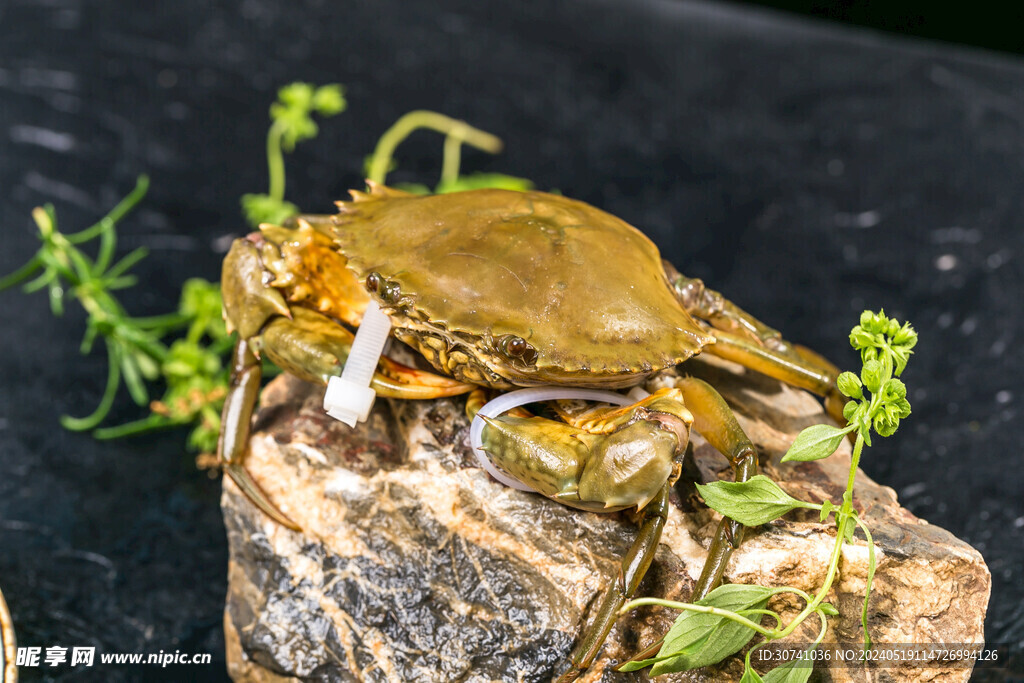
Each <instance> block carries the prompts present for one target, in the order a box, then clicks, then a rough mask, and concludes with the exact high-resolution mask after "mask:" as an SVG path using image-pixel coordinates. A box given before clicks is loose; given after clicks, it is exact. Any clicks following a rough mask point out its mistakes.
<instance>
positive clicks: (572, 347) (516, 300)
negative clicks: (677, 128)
mask: <svg viewBox="0 0 1024 683" xmlns="http://www.w3.org/2000/svg"><path fill="white" fill-rule="evenodd" d="M352 195H353V200H352V201H350V202H339V203H338V207H339V210H340V212H339V214H338V215H337V216H336V217H335V225H336V229H335V233H336V241H337V246H338V249H339V251H340V252H341V254H342V255H343V256H345V257H346V258H347V260H348V267H349V268H350V269H351V270H352V271H353V272H354V273H355V275H356V277H357V278H358V279H359V280H360V281H361V282H364V283H367V285H368V288H369V289H370V290H371V293H372V294H373V296H374V298H376V299H377V300H378V302H379V303H380V305H381V307H382V310H384V312H385V313H386V314H387V315H389V316H390V318H391V321H392V324H393V325H394V328H395V336H396V337H398V338H399V339H400V340H402V341H404V342H406V343H407V344H409V345H410V346H412V347H413V348H415V349H417V350H418V351H420V352H421V353H422V354H423V355H424V357H425V358H426V359H427V360H429V361H430V363H431V364H433V365H434V366H435V367H436V368H437V369H438V370H441V371H443V372H447V373H449V374H451V375H452V376H454V377H456V378H457V379H459V380H461V381H465V382H472V383H476V384H483V385H487V386H491V387H494V388H503V389H504V388H510V387H512V386H532V385H542V384H567V385H573V386H584V387H605V388H616V387H625V386H630V385H634V384H636V383H638V382H639V381H641V380H642V379H643V378H645V377H647V376H648V375H650V374H651V373H653V372H656V371H658V370H661V369H664V368H668V367H671V366H673V365H676V364H678V363H681V362H683V361H685V360H686V359H688V358H690V357H691V356H693V355H695V354H697V353H699V352H700V350H701V349H702V348H703V347H704V346H705V345H706V344H711V343H713V342H714V337H712V336H710V335H709V334H707V333H706V332H705V331H704V330H703V329H702V328H701V327H700V326H699V325H698V324H697V323H696V322H695V321H694V320H693V318H691V317H690V315H689V314H688V313H687V312H686V311H685V310H683V308H682V307H681V306H680V304H679V302H678V301H677V300H676V298H675V296H674V295H673V293H672V290H671V288H670V286H669V283H668V280H667V279H666V276H665V272H664V269H663V267H662V262H661V256H660V255H659V253H658V248H657V247H656V246H655V245H654V243H653V242H651V241H650V240H649V239H648V238H647V237H646V236H645V235H643V233H641V232H640V231H639V230H637V229H636V228H634V227H632V226H631V225H629V224H628V223H626V222H625V221H623V220H621V219H619V218H616V217H615V216H612V215H610V214H608V213H605V212H604V211H601V210H599V209H596V208H594V207H592V206H590V205H588V204H585V203H583V202H580V201H576V200H572V199H567V198H565V197H562V196H558V195H553V194H548V193H544V192H515V191H509V190H496V189H487V190H472V191H468V192H459V193H453V194H446V195H433V196H415V195H410V194H407V193H404V192H400V191H398V190H393V189H391V188H387V187H384V186H381V185H375V184H372V183H370V191H369V192H368V193H363V192H358V191H353V192H352ZM517 340H522V341H523V342H525V345H524V344H522V343H521V342H520V341H517Z"/></svg>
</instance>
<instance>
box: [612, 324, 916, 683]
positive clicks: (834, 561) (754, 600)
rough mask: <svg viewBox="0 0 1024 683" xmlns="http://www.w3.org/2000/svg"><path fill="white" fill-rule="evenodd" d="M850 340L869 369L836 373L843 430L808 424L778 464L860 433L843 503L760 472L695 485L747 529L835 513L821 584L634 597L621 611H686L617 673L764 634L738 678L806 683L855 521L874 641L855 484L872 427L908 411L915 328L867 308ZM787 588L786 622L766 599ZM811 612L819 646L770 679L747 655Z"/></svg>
mask: <svg viewBox="0 0 1024 683" xmlns="http://www.w3.org/2000/svg"><path fill="white" fill-rule="evenodd" d="M850 343H851V345H852V346H853V348H854V349H856V350H857V351H859V352H860V355H861V361H862V365H863V366H862V368H861V372H860V375H859V376H858V375H856V374H854V373H852V372H844V373H842V374H841V375H839V377H838V379H837V385H838V388H839V391H840V392H842V394H843V395H844V396H847V397H848V398H849V399H850V401H849V402H848V403H847V404H846V406H845V408H844V411H843V415H844V416H845V417H846V419H847V421H848V423H849V424H848V425H847V426H846V427H842V428H840V427H834V426H831V425H814V426H812V427H808V428H807V429H805V430H803V431H802V432H800V434H799V435H798V436H797V438H796V439H795V440H794V441H793V444H792V446H791V447H790V448H789V450H788V451H787V452H786V454H785V455H784V456H783V458H782V462H790V461H801V462H806V461H812V460H820V459H822V458H827V457H828V456H830V455H832V454H833V453H834V452H835V451H836V449H837V448H839V445H840V443H841V442H842V440H843V438H844V437H845V436H846V435H847V434H855V440H854V445H853V455H852V456H851V459H850V473H849V477H848V479H847V484H846V490H845V492H844V493H843V498H842V501H841V502H840V503H839V504H838V505H837V504H836V503H834V502H833V501H830V500H826V501H824V502H823V503H820V504H818V503H811V502H807V501H801V500H797V499H795V498H793V497H792V496H790V495H789V494H787V493H786V492H785V491H783V490H782V488H781V487H779V485H778V484H776V483H775V482H774V481H772V480H771V479H769V478H768V477H766V476H764V475H757V476H755V477H752V478H751V479H750V480H749V481H746V482H712V483H710V484H706V485H699V484H698V485H697V490H698V491H699V493H700V494H701V496H702V497H703V498H704V501H705V503H707V505H708V506H709V507H710V508H712V509H714V510H716V511H718V512H720V513H721V514H723V515H725V516H726V517H730V518H732V519H734V520H736V521H737V522H740V523H741V524H743V525H745V526H758V525H760V524H765V523H767V522H770V521H772V520H774V519H778V518H779V517H781V516H782V515H784V514H786V513H787V512H789V511H791V510H795V509H797V508H808V509H813V510H818V511H819V513H820V516H821V521H823V522H824V521H825V520H826V519H828V517H829V516H834V517H835V519H836V523H837V525H838V533H837V534H836V541H835V545H834V547H833V550H832V554H831V556H830V558H829V565H828V570H827V572H826V576H825V581H824V583H823V584H822V586H821V588H820V589H819V590H818V592H817V593H815V594H814V595H813V596H812V595H810V594H808V593H806V592H804V591H802V590H799V589H797V588H794V587H792V586H783V587H776V588H768V587H764V586H746V585H737V584H726V585H723V586H719V587H718V588H716V589H715V590H713V591H711V593H709V594H708V595H707V597H705V598H704V599H702V600H699V601H697V602H696V603H692V604H691V603H679V602H673V601H669V600H659V599H655V598H641V599H638V600H633V601H632V602H629V603H627V604H626V605H625V606H624V607H623V608H622V610H621V611H620V613H622V614H624V613H626V612H627V611H629V610H631V609H634V608H635V607H639V606H641V605H660V606H662V607H669V608H672V609H678V610H682V612H681V614H680V615H679V617H678V618H677V619H676V621H675V623H674V624H673V626H672V628H671V629H670V630H669V632H668V633H667V634H666V635H665V637H664V638H663V640H662V644H661V648H660V650H659V651H658V652H657V654H656V655H655V656H653V657H650V658H646V659H637V660H631V661H629V662H626V663H625V664H624V665H622V667H620V668H621V670H623V671H635V670H638V669H641V668H644V667H647V666H650V667H651V672H650V673H651V675H654V676H656V675H659V674H663V673H671V672H675V671H685V670H689V669H696V668H699V667H702V666H707V665H709V664H715V663H718V662H720V661H722V660H723V659H725V658H726V657H728V656H729V655H732V654H734V653H735V652H738V651H739V650H740V649H742V648H743V647H744V646H746V645H747V644H748V643H749V642H750V641H751V640H752V639H753V638H754V637H755V636H757V635H760V636H761V637H762V640H761V641H760V642H759V643H757V644H755V645H754V647H753V648H751V649H750V650H748V651H747V653H746V656H745V659H744V673H743V678H742V679H741V680H742V683H760V682H762V681H763V682H764V683H783V682H785V683H804V682H805V681H806V680H807V679H808V678H809V677H810V675H811V670H812V664H811V659H810V657H811V651H813V650H814V648H816V647H817V646H818V644H820V643H821V641H822V639H823V638H824V637H825V632H826V627H827V619H828V618H829V617H834V616H837V615H838V611H837V610H836V609H835V607H833V606H832V605H831V604H829V603H827V602H825V596H826V595H828V592H829V590H831V588H832V584H833V582H834V581H835V579H836V575H837V572H838V568H839V560H840V556H841V552H842V547H843V544H844V543H848V542H851V541H852V540H853V535H854V531H855V529H856V528H858V527H859V528H860V529H861V532H862V533H863V534H864V537H865V540H866V541H867V544H868V571H867V581H866V585H865V596H864V603H863V607H862V609H861V626H862V629H863V633H864V645H865V647H870V646H871V638H870V635H869V634H868V630H867V609H868V599H869V597H870V594H871V582H872V580H873V578H874V573H875V547H874V542H873V540H872V538H871V532H870V531H869V530H868V528H867V526H865V525H864V523H863V521H861V519H860V517H859V516H858V514H857V511H856V510H855V509H854V507H853V484H854V479H855V477H856V473H857V467H858V464H859V462H860V456H861V453H862V451H863V449H864V446H865V444H866V445H868V446H870V445H871V434H870V433H871V431H874V432H875V434H877V435H878V436H882V437H886V436H891V435H892V434H893V433H894V432H895V431H896V430H897V428H898V427H899V424H900V420H902V419H904V418H906V417H907V416H908V415H910V403H909V402H908V401H907V388H906V386H905V385H904V384H903V382H902V381H900V380H899V379H897V377H898V376H899V375H900V374H902V372H903V370H904V369H905V368H906V366H907V360H908V359H909V357H910V355H911V353H913V351H912V349H913V348H914V345H915V344H916V343H917V333H916V332H914V328H913V327H911V325H910V324H909V323H907V324H903V325H901V324H900V323H899V322H897V321H896V320H892V319H890V318H888V317H887V316H886V315H885V313H884V312H879V313H873V312H871V311H865V312H864V313H863V314H862V315H861V318H860V324H859V325H857V326H856V327H854V328H853V330H852V331H851V333H850ZM781 593H790V594H794V595H796V596H797V597H799V598H800V599H801V600H802V601H803V602H804V603H805V606H804V608H803V609H802V610H801V611H800V613H799V614H798V615H797V616H796V617H794V618H793V620H792V621H790V622H789V623H788V624H785V625H783V620H782V617H781V615H779V614H778V613H777V612H775V611H773V610H770V609H768V608H767V605H768V602H769V600H770V599H771V598H772V597H773V596H775V595H778V594H781ZM814 615H817V616H818V618H819V619H820V621H821V629H820V631H819V633H818V636H817V638H816V639H815V641H814V643H813V644H812V645H811V646H810V647H809V648H808V649H807V650H805V651H804V652H803V653H802V655H801V656H800V657H798V658H796V659H794V660H793V661H791V662H789V663H787V664H785V665H783V666H780V667H777V668H775V669H772V670H771V671H769V672H768V673H767V674H766V675H765V676H761V675H760V674H759V673H757V672H756V671H755V670H754V669H753V667H751V665H750V656H751V653H753V652H754V651H755V650H756V649H757V648H759V647H762V646H764V645H766V644H767V643H770V642H772V641H776V640H780V639H782V638H785V637H787V636H789V635H791V634H792V633H793V632H794V631H795V630H796V628H797V627H798V626H800V624H802V623H803V622H804V621H805V620H806V619H807V618H808V617H810V616H814ZM765 616H768V617H770V618H771V619H772V621H774V624H773V625H772V626H770V627H765V626H763V625H762V624H761V621H762V618H763V617H765Z"/></svg>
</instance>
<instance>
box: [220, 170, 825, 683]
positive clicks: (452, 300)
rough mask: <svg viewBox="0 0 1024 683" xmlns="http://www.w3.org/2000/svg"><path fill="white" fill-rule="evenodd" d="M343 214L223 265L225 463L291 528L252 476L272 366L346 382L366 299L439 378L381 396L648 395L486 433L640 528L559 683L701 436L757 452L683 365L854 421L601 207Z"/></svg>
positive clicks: (499, 206) (643, 548)
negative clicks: (796, 395)
mask: <svg viewBox="0 0 1024 683" xmlns="http://www.w3.org/2000/svg"><path fill="white" fill-rule="evenodd" d="M352 196H353V200H352V201H349V202H339V203H338V207H339V213H338V214H337V215H336V216H302V217H299V218H297V219H294V220H293V221H291V222H289V224H288V225H285V226H277V225H263V226H261V228H260V231H259V232H256V233H253V234H250V235H249V236H247V237H245V238H241V239H239V240H237V241H236V242H235V243H234V244H233V246H232V248H231V250H230V252H229V253H228V255H227V257H226V259H225V261H224V269H223V276H222V289H223V294H224V313H225V319H226V320H227V323H228V326H229V328H230V329H233V330H235V331H237V332H238V339H237V343H236V346H235V352H234V356H233V367H232V382H231V388H230V390H229V393H228V397H227V400H226V402H225V405H224V413H223V428H222V432H221V437H220V444H219V452H220V457H221V460H222V464H223V467H224V470H225V472H226V473H227V474H228V475H229V476H230V477H231V478H232V479H233V480H234V481H235V483H236V484H237V485H238V486H239V488H240V489H241V490H242V491H243V492H244V493H245V494H246V495H247V496H248V497H249V498H250V499H251V500H252V502H253V503H254V504H255V505H256V506H257V507H259V508H260V509H261V510H262V511H263V512H264V513H266V514H267V515H268V516H270V517H271V518H273V519H274V520H275V521H277V522H278V523H280V524H282V525H284V526H287V527H290V528H292V529H296V528H297V526H296V525H295V524H294V522H292V521H291V520H290V519H288V517H287V516H285V515H284V514H283V513H282V512H281V511H280V510H278V508H277V507H276V506H275V505H274V503H273V502H272V501H271V500H270V499H269V498H268V497H267V496H266V494H264V493H263V491H261V490H260V488H259V487H258V486H257V485H256V484H255V482H254V481H253V480H252V479H251V478H250V477H249V475H248V474H247V472H246V470H245V467H244V456H245V454H246V452H247V449H248V439H249V429H250V423H251V418H252V414H253V410H254V408H255V404H256V400H257V394H258V392H259V387H260V374H261V362H260V358H261V357H262V356H266V357H267V358H268V359H270V360H271V361H273V362H274V363H275V364H277V365H278V366H280V367H281V368H282V369H283V370H285V371H287V372H290V373H293V374H295V375H297V376H299V377H301V378H304V379H306V380H309V381H313V382H319V383H326V382H327V381H328V380H329V379H330V378H331V377H334V376H337V375H340V374H341V371H342V368H343V366H344V364H345V361H346V359H347V357H348V353H349V349H350V347H351V343H352V339H353V333H352V332H351V331H350V329H349V328H355V327H357V326H358V325H359V322H360V319H361V317H362V314H363V312H364V310H365V309H366V306H367V304H368V303H369V302H370V300H371V298H372V299H373V300H375V301H376V302H377V304H378V305H379V306H380V307H381V309H382V310H383V312H384V313H385V314H386V315H387V316H388V317H389V318H390V320H391V323H392V325H393V333H394V336H395V338H397V339H398V340H400V341H401V342H404V343H405V344H406V345H408V346H409V347H411V349H413V350H415V351H418V352H419V353H420V354H422V356H423V358H424V359H425V360H426V362H427V363H429V364H430V365H431V366H433V367H434V368H435V369H436V370H438V371H439V373H442V374H435V373H432V372H428V371H425V370H423V369H418V368H414V367H409V366H407V365H403V364H400V363H398V362H395V361H394V360H391V359H389V358H388V357H386V356H385V357H382V358H381V360H380V363H379V365H378V368H377V372H376V374H375V375H374V378H373V381H372V384H371V386H372V388H373V389H375V390H376V392H377V394H378V395H380V396H386V397H390V398H399V399H429V398H437V397H443V396H455V395H459V394H467V393H468V394H470V396H469V399H468V400H467V405H466V410H467V412H468V413H469V414H470V416H472V415H474V414H475V413H476V411H478V410H479V409H480V407H481V406H482V405H483V403H484V402H485V401H486V395H487V393H488V392H490V393H493V392H496V391H502V390H507V389H511V388H516V387H527V386H538V385H556V386H567V387H591V388H601V389H622V388H627V387H633V386H637V385H640V384H644V383H646V385H647V386H648V387H649V388H651V389H653V390H654V393H652V394H650V395H649V396H647V397H646V398H642V399H640V400H638V401H636V402H635V403H633V404H632V405H629V406H626V407H618V406H611V407H609V406H607V405H597V406H591V407H587V406H586V405H582V404H581V403H580V402H567V401H561V402H555V403H554V404H553V405H552V406H551V407H550V409H549V410H547V411H545V414H547V415H550V417H540V416H536V415H533V414H530V413H527V412H525V411H523V410H517V411H515V412H514V413H512V414H509V415H504V416H501V417H497V418H494V419H488V420H487V427H486V428H485V429H484V433H483V448H484V450H486V451H487V452H488V453H489V454H490V456H491V458H492V460H493V461H494V462H495V463H496V464H497V466H498V467H499V468H501V469H502V470H504V471H505V472H507V473H508V474H510V475H512V476H513V477H515V478H516V479H518V480H520V481H521V482H523V483H525V484H527V485H529V486H530V487H531V488H533V489H534V490H536V491H537V492H539V493H541V494H543V495H545V496H547V497H548V498H550V499H552V500H555V501H557V502H559V503H562V504H565V505H570V506H572V507H576V508H580V509H583V510H589V511H595V512H614V511H618V510H627V509H630V510H634V511H635V513H636V518H637V520H638V525H639V531H638V534H637V538H636V541H635V542H634V544H633V546H632V547H631V548H630V550H629V551H628V552H627V553H626V555H625V557H624V558H623V560H622V565H621V569H620V572H619V576H617V577H614V580H611V581H609V585H608V588H607V589H606V591H605V595H604V598H603V601H602V603H601V606H600V608H599V610H598V613H597V616H596V618H595V620H594V623H593V625H592V626H591V628H590V629H589V631H587V632H586V633H584V634H583V635H582V636H581V638H580V639H579V641H578V644H577V646H576V648H575V650H574V651H573V653H572V655H571V658H570V663H569V668H568V671H566V673H565V674H564V675H563V677H562V679H561V680H566V681H568V680H572V679H573V678H575V677H576V676H578V675H579V673H580V672H582V671H583V670H585V669H586V668H587V667H588V666H589V665H590V664H591V663H592V662H593V660H594V659H595V657H596V656H597V654H598V652H599V651H600V648H601V646H602V644H603V642H604V640H605V638H606V637H607V634H608V631H609V630H610V628H611V626H612V623H613V621H614V619H615V615H616V613H617V611H618V609H619V608H620V607H621V606H622V605H623V604H624V603H625V601H626V600H628V599H629V598H630V597H631V596H632V594H633V593H634V591H635V590H636V588H637V585H638V584H639V583H640V580H641V579H642V578H643V576H644V573H645V572H646V571H647V568H648V567H649V565H650V563H651V561H652V559H653V557H654V552H655V550H656V548H657V545H658V542H659V539H660V536H661V531H662V528H663V526H664V523H665V519H666V516H667V505H668V494H669V490H670V488H671V487H672V485H673V484H674V483H675V481H676V479H677V478H678V476H679V470H680V467H679V462H680V459H681V454H682V453H683V451H684V449H685V447H686V445H687V442H688V439H689V430H690V428H691V426H692V427H693V428H695V429H696V430H697V431H698V432H699V433H700V434H701V435H702V436H703V437H704V438H705V439H707V441H708V442H710V443H711V444H712V445H713V446H714V447H715V448H717V449H718V450H719V451H721V452H722V453H723V454H724V455H725V456H726V457H728V458H729V460H730V461H731V463H732V466H733V470H734V475H735V478H736V479H737V480H746V479H748V478H749V477H751V476H753V475H754V474H755V473H756V471H757V453H756V451H755V449H754V447H753V445H752V444H751V442H750V440H749V439H748V438H747V437H746V435H745V434H744V433H743V430H742V429H741V428H740V426H739V424H738V423H737V421H736V419H735V417H734V416H733V414H732V411H731V410H730V408H729V407H728V405H726V403H725V401H724V400H723V399H722V398H721V396H720V395H719V394H718V393H717V392H716V391H715V390H714V389H713V388H712V387H711V386H709V385H708V384H706V383H705V382H703V381H701V380H698V379H695V378H690V377H687V376H685V374H683V373H680V372H679V371H677V370H676V366H678V365H679V364H680V363H683V362H684V361H686V360H687V359H689V358H691V357H693V356H694V355H696V354H698V353H702V352H706V353H711V354H714V355H717V356H720V357H724V358H727V359H730V360H733V361H736V362H738V363H740V364H742V365H744V366H746V367H748V368H752V369H754V370H757V371H760V372H762V373H764V374H767V375H770V376H772V377H775V378H777V379H781V380H783V381H785V382H787V383H789V384H792V385H794V386H797V387H801V388H804V389H809V390H811V391H813V392H816V393H818V394H820V395H822V396H824V397H825V399H826V405H827V406H828V408H829V410H830V412H831V413H832V414H833V415H835V416H839V415H841V401H840V397H839V396H838V395H837V394H836V393H835V390H834V389H833V387H834V386H835V378H836V375H837V370H836V368H835V367H834V366H833V365H832V364H831V363H829V362H828V361H826V360H824V359H823V358H821V357H820V356H818V355H817V354H815V353H813V352H811V351H809V350H807V349H805V348H803V347H800V346H797V345H795V344H790V343H789V342H786V341H785V340H783V339H782V337H781V335H780V334H779V333H778V332H776V331H775V330H773V329H771V328H770V327H768V326H766V325H764V324H763V323H761V322H760V321H758V320H757V319H755V318H753V317H752V316H750V315H749V314H747V313H745V312H744V311H742V310H741V309H739V308H738V307H736V306H735V305H733V304H732V303H730V302H729V301H727V300H726V299H724V298H723V297H722V296H721V295H720V294H718V293H717V292H715V291H713V290H711V289H708V288H706V287H705V286H704V284H703V283H702V282H701V281H700V280H697V279H691V278H687V277H684V276H683V275H681V274H679V272H677V271H676V270H675V268H673V267H672V265H671V264H669V263H668V262H666V261H663V260H662V259H661V257H660V255H659V252H658V249H657V248H656V247H655V245H654V244H653V243H652V242H651V241H650V240H649V239H648V238H647V237H645V236H644V235H643V234H642V233H641V232H640V231H638V230H637V229H636V228H633V227H632V226H630V225H629V224H627V223H626V222H624V221H622V220H620V219H618V218H616V217H614V216H612V215H610V214H608V213H605V212H603V211H601V210H599V209H596V208H594V207H592V206H590V205H588V204H585V203H583V202H580V201H575V200H572V199H568V198H565V197H562V196H556V195H551V194H546V193H542V192H513V191H507V190H475V191H469V192H460V193H455V194H448V195H435V196H414V195H410V194H407V193H405V192H401V191H398V190H395V189H391V188H388V187H385V186H383V185H377V184H374V183H368V190H367V191H366V192H361V191H353V192H352ZM741 536H742V527H740V526H739V525H738V524H737V523H735V522H732V521H731V520H728V519H723V520H722V522H721V524H720V525H719V527H718V530H717V533H716V536H715V538H714V541H713V542H712V545H711V547H710V550H709V553H708V558H707V560H706V563H705V566H704V568H703V571H702V573H701V576H700V578H699V580H698V582H697V585H696V588H695V589H694V594H693V596H692V598H691V599H692V600H697V599H699V598H701V597H703V596H704V595H706V594H707V593H708V592H710V591H711V589H713V588H714V587H715V586H716V585H717V584H718V582H719V581H720V580H721V576H722V572H723V570H724V567H725V565H726V563H727V562H728V560H729V556H730V554H731V552H732V550H733V548H734V547H735V546H736V545H738V544H739V542H740V539H741Z"/></svg>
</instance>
